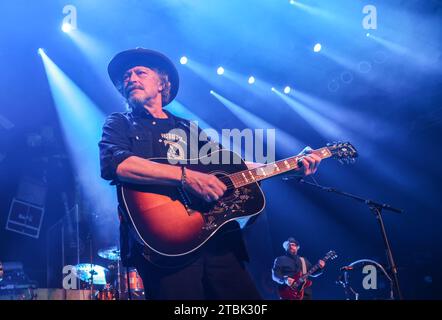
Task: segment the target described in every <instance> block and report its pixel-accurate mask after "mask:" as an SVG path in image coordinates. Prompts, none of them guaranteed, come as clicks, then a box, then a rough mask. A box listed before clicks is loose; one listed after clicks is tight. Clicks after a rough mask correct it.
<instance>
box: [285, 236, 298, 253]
mask: <svg viewBox="0 0 442 320" xmlns="http://www.w3.org/2000/svg"><path fill="white" fill-rule="evenodd" d="M290 243H294V244H296V245H297V246H298V247H299V246H300V245H299V241H298V240H296V239H295V238H293V237H289V238H288V239H287V240H286V241H284V243H283V244H282V246H283V248H284V250H285V251H287V249H288V248H289V245H290Z"/></svg>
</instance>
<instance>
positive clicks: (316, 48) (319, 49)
mask: <svg viewBox="0 0 442 320" xmlns="http://www.w3.org/2000/svg"><path fill="white" fill-rule="evenodd" d="M321 49H322V45H321V44H320V43H317V44H315V46H314V47H313V51H314V52H319V51H321Z"/></svg>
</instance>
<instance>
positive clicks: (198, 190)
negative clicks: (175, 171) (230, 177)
mask: <svg viewBox="0 0 442 320" xmlns="http://www.w3.org/2000/svg"><path fill="white" fill-rule="evenodd" d="M184 189H185V190H186V191H190V192H191V193H193V194H195V195H197V196H199V197H200V198H202V199H204V200H205V201H207V202H212V201H217V200H218V199H219V198H221V197H222V195H223V194H224V192H226V190H227V187H226V185H225V184H224V183H222V182H221V180H219V179H218V178H217V177H216V176H214V175H211V174H206V173H201V172H198V171H192V170H188V169H186V182H185V184H184Z"/></svg>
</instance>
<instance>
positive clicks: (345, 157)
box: [327, 142, 358, 163]
mask: <svg viewBox="0 0 442 320" xmlns="http://www.w3.org/2000/svg"><path fill="white" fill-rule="evenodd" d="M327 148H328V150H329V151H330V152H331V154H332V157H333V158H335V159H337V160H339V162H341V163H354V162H355V161H356V158H357V156H358V152H357V151H356V148H355V147H354V146H353V145H352V144H351V143H350V142H335V143H327Z"/></svg>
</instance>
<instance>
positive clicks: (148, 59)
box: [107, 48, 180, 105]
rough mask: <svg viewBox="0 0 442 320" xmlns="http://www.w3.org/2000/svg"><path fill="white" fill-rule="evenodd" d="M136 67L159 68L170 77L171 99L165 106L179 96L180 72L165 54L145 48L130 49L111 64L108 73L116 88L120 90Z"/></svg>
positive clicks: (114, 58) (116, 57) (117, 56)
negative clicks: (128, 74) (130, 70)
mask: <svg viewBox="0 0 442 320" xmlns="http://www.w3.org/2000/svg"><path fill="white" fill-rule="evenodd" d="M136 66H144V67H148V68H157V69H159V70H161V71H163V72H165V73H166V74H167V75H168V78H169V82H170V98H169V101H167V102H166V103H164V102H163V105H166V104H168V103H170V102H171V101H172V100H173V99H175V97H176V95H177V94H178V88H179V84H180V80H179V76H178V71H177V69H176V67H175V65H174V64H173V62H172V61H171V60H170V59H169V58H168V57H166V56H165V55H164V54H162V53H160V52H158V51H153V50H149V49H144V48H136V49H130V50H126V51H123V52H120V53H118V54H117V55H116V56H115V57H113V58H112V60H111V61H110V62H109V65H108V67H107V72H108V73H109V77H110V78H111V80H112V82H113V84H114V86H115V87H116V88H117V89H119V88H120V87H121V83H122V81H123V75H124V73H125V72H126V71H127V70H129V69H131V68H133V67H136Z"/></svg>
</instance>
